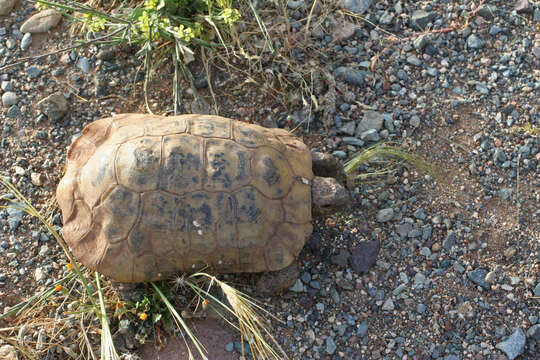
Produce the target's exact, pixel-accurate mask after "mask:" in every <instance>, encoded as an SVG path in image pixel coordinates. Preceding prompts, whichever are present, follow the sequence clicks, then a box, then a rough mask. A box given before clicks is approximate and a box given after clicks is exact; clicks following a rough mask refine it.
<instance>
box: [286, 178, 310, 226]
mask: <svg viewBox="0 0 540 360" xmlns="http://www.w3.org/2000/svg"><path fill="white" fill-rule="evenodd" d="M283 208H284V210H285V219H286V220H287V221H289V222H292V223H296V224H304V223H307V222H311V186H310V185H309V184H304V183H303V182H302V181H298V180H297V181H295V182H294V184H293V187H292V189H291V191H289V193H288V194H287V196H286V197H285V198H284V199H283Z"/></svg>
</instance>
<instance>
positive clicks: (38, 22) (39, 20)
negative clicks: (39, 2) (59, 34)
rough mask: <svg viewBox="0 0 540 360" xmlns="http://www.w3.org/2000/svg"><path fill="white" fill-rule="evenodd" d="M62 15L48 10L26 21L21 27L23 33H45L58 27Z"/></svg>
mask: <svg viewBox="0 0 540 360" xmlns="http://www.w3.org/2000/svg"><path fill="white" fill-rule="evenodd" d="M61 19H62V15H61V14H60V13H59V12H58V11H56V10H54V9H46V10H43V11H40V12H39V13H37V14H35V15H34V16H32V17H31V18H30V19H28V20H26V21H25V22H24V24H22V26H21V32H23V33H33V34H35V33H44V32H47V31H49V30H50V29H52V28H53V27H55V26H56V25H58V23H59V22H60V20H61Z"/></svg>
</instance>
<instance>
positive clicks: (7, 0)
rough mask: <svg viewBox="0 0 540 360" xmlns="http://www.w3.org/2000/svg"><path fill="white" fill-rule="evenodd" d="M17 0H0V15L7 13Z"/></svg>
mask: <svg viewBox="0 0 540 360" xmlns="http://www.w3.org/2000/svg"><path fill="white" fill-rule="evenodd" d="M17 1H18V0H0V15H8V14H9V13H10V12H11V9H13V7H14V6H15V4H16V3H17Z"/></svg>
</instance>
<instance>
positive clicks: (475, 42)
mask: <svg viewBox="0 0 540 360" xmlns="http://www.w3.org/2000/svg"><path fill="white" fill-rule="evenodd" d="M483 44H484V42H483V41H482V39H480V38H479V37H478V36H476V35H475V34H471V35H469V37H468V38H467V47H468V48H470V49H479V48H481V47H482V45H483Z"/></svg>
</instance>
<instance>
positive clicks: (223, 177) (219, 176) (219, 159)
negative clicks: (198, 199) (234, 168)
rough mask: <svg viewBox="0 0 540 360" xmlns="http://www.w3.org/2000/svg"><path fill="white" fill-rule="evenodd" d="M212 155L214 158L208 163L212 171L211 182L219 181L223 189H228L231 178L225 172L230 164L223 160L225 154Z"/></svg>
mask: <svg viewBox="0 0 540 360" xmlns="http://www.w3.org/2000/svg"><path fill="white" fill-rule="evenodd" d="M213 155H214V158H213V159H212V161H211V162H210V166H211V167H212V169H213V170H214V173H213V174H212V181H220V182H221V183H223V187H224V188H225V189H229V188H230V187H231V177H230V175H229V174H228V173H227V172H226V171H227V167H228V166H230V163H229V162H228V161H227V160H226V159H225V153H223V152H220V153H214V154H213Z"/></svg>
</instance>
